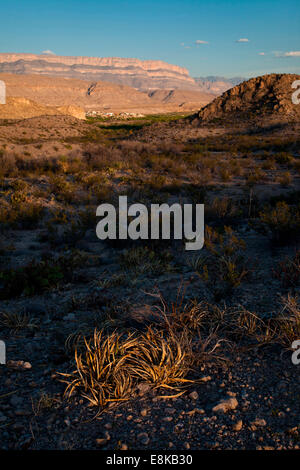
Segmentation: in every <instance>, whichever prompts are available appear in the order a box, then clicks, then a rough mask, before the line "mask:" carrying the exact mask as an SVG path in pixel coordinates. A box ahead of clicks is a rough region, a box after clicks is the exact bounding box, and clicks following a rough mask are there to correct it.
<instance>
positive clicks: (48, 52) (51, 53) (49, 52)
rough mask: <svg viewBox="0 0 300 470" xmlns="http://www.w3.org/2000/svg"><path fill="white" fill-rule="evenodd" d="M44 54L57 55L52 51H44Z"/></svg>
mask: <svg viewBox="0 0 300 470" xmlns="http://www.w3.org/2000/svg"><path fill="white" fill-rule="evenodd" d="M42 54H45V55H55V52H53V51H50V49H47V50H46V51H43V52H42Z"/></svg>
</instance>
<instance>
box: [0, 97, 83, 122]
mask: <svg viewBox="0 0 300 470" xmlns="http://www.w3.org/2000/svg"><path fill="white" fill-rule="evenodd" d="M62 114H63V115H66V116H73V117H76V118H77V119H85V111H84V110H83V109H82V108H80V107H78V106H72V105H70V106H43V105H41V104H39V103H36V102H35V101H32V100H28V99H26V98H13V97H8V98H7V100H6V104H2V105H1V106H0V119H23V118H24V119H25V118H32V117H36V116H44V115H47V116H58V115H62Z"/></svg>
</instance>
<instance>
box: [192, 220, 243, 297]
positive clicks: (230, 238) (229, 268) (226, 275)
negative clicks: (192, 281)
mask: <svg viewBox="0 0 300 470" xmlns="http://www.w3.org/2000/svg"><path fill="white" fill-rule="evenodd" d="M205 248H206V249H205V250H204V252H203V253H202V254H201V255H200V256H198V257H197V256H196V257H192V258H191V259H190V260H189V265H190V266H191V267H192V268H193V269H194V270H195V272H196V273H197V274H198V275H199V276H200V278H201V279H202V280H203V281H204V282H206V283H207V284H208V286H209V287H211V288H212V289H213V291H214V294H215V296H216V298H218V299H219V298H221V297H222V296H225V295H228V294H230V293H231V292H232V290H233V289H234V288H236V287H238V286H239V285H240V284H241V282H242V280H243V279H244V278H245V277H246V276H247V275H248V274H249V265H247V262H246V260H245V258H244V256H243V250H244V249H245V243H244V241H243V240H241V239H238V238H237V237H236V235H235V234H234V232H233V230H232V229H231V228H230V227H224V234H220V233H219V232H217V231H216V230H214V229H212V228H211V227H209V226H207V227H206V231H205Z"/></svg>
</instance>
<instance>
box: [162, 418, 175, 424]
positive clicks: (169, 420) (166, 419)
mask: <svg viewBox="0 0 300 470" xmlns="http://www.w3.org/2000/svg"><path fill="white" fill-rule="evenodd" d="M163 421H165V422H166V423H170V422H171V421H173V418H172V416H165V418H163Z"/></svg>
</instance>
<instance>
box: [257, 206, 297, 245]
mask: <svg viewBox="0 0 300 470" xmlns="http://www.w3.org/2000/svg"><path fill="white" fill-rule="evenodd" d="M259 217H260V224H261V228H262V229H263V230H265V231H266V232H267V233H268V232H269V233H270V234H271V238H272V240H273V241H275V242H279V243H289V242H290V241H291V240H293V239H295V237H298V236H299V234H300V210H299V206H294V205H288V204H287V203H286V202H284V201H281V202H280V201H279V202H277V203H276V206H275V207H267V208H266V209H265V210H264V211H262V212H260V213H259Z"/></svg>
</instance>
